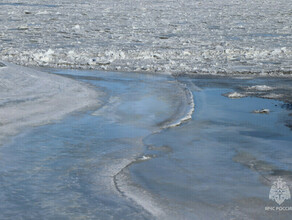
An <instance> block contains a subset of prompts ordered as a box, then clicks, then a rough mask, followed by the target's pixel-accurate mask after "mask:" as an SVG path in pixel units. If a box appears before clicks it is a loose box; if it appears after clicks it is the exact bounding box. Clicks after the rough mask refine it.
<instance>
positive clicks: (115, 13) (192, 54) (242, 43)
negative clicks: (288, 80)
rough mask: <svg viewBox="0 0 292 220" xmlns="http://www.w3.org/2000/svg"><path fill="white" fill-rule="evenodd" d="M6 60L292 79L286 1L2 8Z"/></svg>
mask: <svg viewBox="0 0 292 220" xmlns="http://www.w3.org/2000/svg"><path fill="white" fill-rule="evenodd" d="M0 9H1V10H0V23H1V25H0V45H1V47H0V60H1V59H2V60H5V61H10V62H14V63H17V64H22V65H29V66H49V67H68V68H86V69H100V70H119V71H149V72H167V73H188V74H193V73H227V74H232V73H248V72H252V73H261V74H263V73H268V74H282V73H289V74H291V72H292V68H291V60H292V47H291V46H292V33H291V32H292V31H291V30H292V27H291V26H292V4H291V3H290V2H289V1H287V0H277V1H276V0H254V1H240V0H220V1H218V0H205V1H187V0H176V1H175V0H163V1H162V0H119V1H116V0H100V1H94V0H85V1H80V0H71V1H68V0H43V1H41V3H40V1H37V0H29V1H28V0H26V1H21V3H20V2H19V1H16V0H15V1H8V0H2V1H1V3H0Z"/></svg>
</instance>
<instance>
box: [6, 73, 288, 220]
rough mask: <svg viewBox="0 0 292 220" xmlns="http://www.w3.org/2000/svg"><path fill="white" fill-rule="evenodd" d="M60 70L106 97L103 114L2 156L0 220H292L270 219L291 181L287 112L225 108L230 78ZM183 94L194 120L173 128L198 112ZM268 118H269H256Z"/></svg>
mask: <svg viewBox="0 0 292 220" xmlns="http://www.w3.org/2000/svg"><path fill="white" fill-rule="evenodd" d="M53 72H55V73H57V74H62V75H65V76H67V77H71V78H75V79H77V80H81V81H83V82H86V83H89V84H91V85H92V86H95V87H97V88H98V89H100V90H102V91H103V92H104V95H103V98H102V101H103V106H102V107H101V108H99V109H95V110H91V111H87V112H79V113H75V114H72V115H70V116H68V117H66V118H65V119H64V120H62V121H59V122H57V123H54V124H50V125H45V126H41V127H35V128H28V130H27V131H26V132H24V133H22V134H21V135H18V136H17V137H15V138H14V139H12V140H11V141H10V142H9V143H6V144H4V145H3V146H1V147H0V201H1V202H0V219H275V218H276V217H277V219H289V217H290V216H291V215H289V214H290V213H289V212H285V213H284V212H283V213H270V212H269V213H268V212H266V211H265V210H264V208H265V206H275V205H277V204H276V203H275V202H273V201H271V200H269V198H268V197H269V190H270V188H271V184H272V182H273V181H274V179H275V177H276V176H281V177H282V178H283V179H284V180H285V181H286V182H287V183H288V184H290V183H291V179H292V176H291V173H290V171H291V168H292V161H291V156H292V149H291V146H292V145H291V143H292V132H291V130H290V129H289V127H287V126H285V123H286V122H287V120H289V119H290V118H291V116H289V114H290V113H291V110H290V109H289V108H282V107H281V106H282V105H283V104H284V103H283V102H280V101H274V100H268V99H261V98H256V97H247V98H242V99H234V100H232V99H228V98H226V97H224V96H222V94H223V93H226V92H230V91H232V89H230V88H232V87H234V83H235V82H236V83H238V80H232V79H225V80H222V79H221V81H220V80H214V79H185V78H179V79H174V78H172V77H167V76H153V75H140V74H125V73H103V72H90V71H72V70H71V71H69V70H60V71H58V70H53ZM239 81H240V83H242V85H245V84H247V83H249V82H248V81H244V80H239ZM215 82H217V83H215ZM264 82H265V81H263V82H262V83H264ZM197 85H199V87H197ZM186 89H188V91H191V92H192V93H193V98H194V102H195V111H194V112H193V114H192V119H191V120H188V121H185V122H183V123H182V124H180V125H179V126H176V127H172V126H170V125H173V124H179V123H177V122H179V118H183V116H184V115H185V114H186V113H188V112H189V110H190V105H191V102H190V100H189V98H190V97H189V96H188V95H187V93H186ZM262 108H268V109H270V113H269V114H253V113H252V111H253V110H256V109H262ZM290 188H291V187H290ZM291 189H292V188H291ZM284 205H285V206H292V202H291V200H287V201H285V203H284Z"/></svg>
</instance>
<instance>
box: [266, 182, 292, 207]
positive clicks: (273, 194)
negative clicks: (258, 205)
mask: <svg viewBox="0 0 292 220" xmlns="http://www.w3.org/2000/svg"><path fill="white" fill-rule="evenodd" d="M269 199H271V200H274V201H275V202H276V203H278V205H281V204H282V203H283V202H284V201H285V200H287V199H291V194H290V190H289V187H288V186H287V184H286V182H285V181H283V180H282V178H281V177H278V178H277V180H276V181H275V182H274V183H273V185H272V187H271V190H270V194H269Z"/></svg>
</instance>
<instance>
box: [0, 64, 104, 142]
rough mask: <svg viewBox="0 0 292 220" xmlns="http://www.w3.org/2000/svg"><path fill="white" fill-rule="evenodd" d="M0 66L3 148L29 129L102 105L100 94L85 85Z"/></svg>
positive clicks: (12, 67)
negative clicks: (8, 137)
mask: <svg viewBox="0 0 292 220" xmlns="http://www.w3.org/2000/svg"><path fill="white" fill-rule="evenodd" d="M3 64H4V65H1V66H2V67H1V66H0V144H1V141H2V140H3V139H4V138H5V137H6V136H9V135H14V134H16V133H17V132H18V131H20V130H21V129H23V128H25V127H27V126H36V125H41V124H45V123H49V122H52V121H54V120H58V119H61V118H62V117H63V116H65V115H66V114H68V113H70V112H73V111H76V110H81V109H83V108H86V107H95V106H96V107H97V106H98V105H99V101H98V98H99V96H100V95H99V94H98V92H97V91H96V90H94V89H91V88H88V87H87V86H86V85H85V84H81V83H79V82H77V81H74V80H71V79H68V78H64V77H61V76H56V75H51V74H48V73H44V72H40V71H36V70H32V69H29V68H25V67H20V66H17V65H14V64H9V63H6V62H3Z"/></svg>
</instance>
